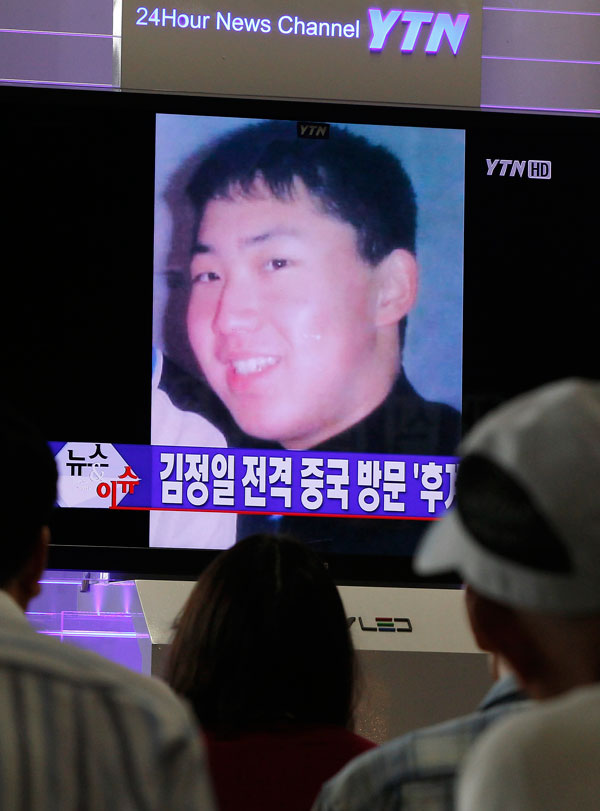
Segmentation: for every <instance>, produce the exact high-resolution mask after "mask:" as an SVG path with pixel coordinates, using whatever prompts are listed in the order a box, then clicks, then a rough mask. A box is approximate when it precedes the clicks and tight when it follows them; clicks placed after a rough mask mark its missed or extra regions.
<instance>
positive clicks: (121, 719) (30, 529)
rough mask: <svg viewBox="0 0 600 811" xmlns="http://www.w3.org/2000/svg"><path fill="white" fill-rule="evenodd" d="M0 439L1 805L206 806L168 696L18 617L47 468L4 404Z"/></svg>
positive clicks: (32, 577)
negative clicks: (1, 528)
mask: <svg viewBox="0 0 600 811" xmlns="http://www.w3.org/2000/svg"><path fill="white" fill-rule="evenodd" d="M0 443H1V444H0V448H1V452H2V490H1V492H2V498H3V525H4V543H3V546H2V556H1V559H0V723H1V726H2V734H1V735H0V808H2V811H12V810H13V809H19V811H30V810H31V811H45V809H60V811H154V810H155V811H162V809H165V808H169V807H171V808H173V809H178V811H179V809H185V810H186V811H187V809H189V811H192V809H194V811H196V810H197V809H202V811H212V809H213V808H214V805H213V800H212V792H211V789H210V781H209V778H208V777H207V772H206V766H205V760H204V757H203V753H202V750H201V744H200V742H199V740H198V732H197V729H196V725H195V724H194V723H193V721H192V719H191V718H190V716H189V714H188V712H187V710H186V709H185V708H184V707H183V706H182V704H181V703H180V701H179V700H178V699H177V698H176V697H175V696H174V695H173V694H172V693H171V692H170V690H168V688H167V687H166V686H165V685H164V684H161V683H159V682H158V681H154V680H152V679H146V678H143V677H142V676H139V675H138V674H136V673H133V672H131V671H129V670H126V669H125V668H122V667H119V666H118V665H115V664H113V663H112V662H109V661H107V660H105V659H102V658H101V657H99V656H96V655H94V654H92V653H89V652H87V651H83V650H79V649H77V648H74V647H71V646H69V645H66V644H61V643H60V642H58V641H57V640H55V639H51V638H50V637H47V636H41V635H39V634H37V633H35V631H34V630H33V628H32V627H31V626H30V625H29V623H28V622H27V620H26V618H25V616H24V613H23V612H24V611H25V610H26V608H27V606H28V604H29V601H30V600H31V599H32V598H33V597H35V596H36V595H37V594H39V592H40V586H39V583H38V581H39V579H40V577H41V575H42V572H43V571H44V568H45V564H46V554H47V546H48V542H49V538H50V531H49V529H48V526H47V524H48V520H49V517H50V513H51V511H52V508H53V506H54V502H55V499H56V480H57V474H56V466H55V463H54V459H53V457H52V454H51V452H50V450H49V448H48V446H47V445H46V443H45V442H44V441H43V439H42V438H41V437H39V436H37V434H36V433H35V432H34V431H33V430H32V429H31V428H30V427H29V426H28V425H26V424H25V423H23V422H21V421H20V420H18V419H17V418H15V417H14V415H11V414H8V413H6V410H5V409H4V408H3V409H1V411H0Z"/></svg>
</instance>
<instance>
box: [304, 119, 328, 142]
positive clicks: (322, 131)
mask: <svg viewBox="0 0 600 811" xmlns="http://www.w3.org/2000/svg"><path fill="white" fill-rule="evenodd" d="M296 131H297V133H298V138H329V124H313V123H311V122H310V121H298V123H297V125H296Z"/></svg>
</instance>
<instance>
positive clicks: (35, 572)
mask: <svg viewBox="0 0 600 811" xmlns="http://www.w3.org/2000/svg"><path fill="white" fill-rule="evenodd" d="M49 544H50V530H49V528H48V527H46V526H43V527H42V528H41V530H40V533H39V535H38V539H37V541H36V544H35V546H34V548H33V550H32V553H31V556H30V558H29V560H28V561H27V563H26V564H25V566H24V567H23V570H22V572H21V574H20V578H19V579H20V581H21V588H22V594H23V597H24V599H25V600H26V601H27V602H29V601H30V600H32V599H33V598H34V597H37V596H38V594H39V593H40V591H41V590H42V588H41V586H40V583H39V581H40V580H41V578H42V575H43V574H44V571H45V569H46V565H47V563H48V546H49Z"/></svg>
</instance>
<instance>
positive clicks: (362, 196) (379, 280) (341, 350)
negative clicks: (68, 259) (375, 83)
mask: <svg viewBox="0 0 600 811" xmlns="http://www.w3.org/2000/svg"><path fill="white" fill-rule="evenodd" d="M188 193H189V195H190V198H191V200H192V202H193V204H194V206H195V208H196V211H197V222H196V229H195V243H194V245H193V249H192V261H191V294H190V302H189V307H188V334H189V338H190V344H191V346H192V349H193V351H194V354H195V356H196V359H197V361H198V364H199V366H200V369H201V370H202V372H203V374H204V376H205V377H206V379H207V380H208V382H209V384H210V386H211V387H212V389H213V390H214V391H215V392H216V394H217V395H218V396H219V397H220V399H221V400H222V401H223V402H224V404H225V405H226V406H227V408H228V409H229V411H230V412H231V414H232V416H233V417H234V419H235V420H236V422H237V423H238V425H239V426H240V427H241V428H242V430H244V431H245V432H246V433H248V434H250V435H252V436H255V437H258V438H261V439H265V440H271V441H276V442H279V443H280V444H282V445H283V446H284V447H287V448H292V449H293V448H296V449H304V448H310V447H315V446H316V445H318V444H320V443H321V442H324V441H326V440H327V439H329V438H330V437H333V436H336V435H337V434H339V433H341V432H343V431H344V430H346V429H347V428H349V427H351V426H353V425H355V424H356V423H358V422H359V421H360V420H362V419H363V418H364V417H365V416H367V415H368V414H369V413H371V412H372V411H373V410H374V409H375V408H377V406H379V405H380V404H381V403H382V402H383V401H384V400H385V398H386V397H387V395H388V394H389V392H390V390H391V388H392V386H393V384H394V381H395V379H396V377H397V375H398V374H399V372H400V369H401V365H402V341H403V329H404V324H405V321H406V316H407V314H408V312H409V311H410V310H411V308H412V307H413V305H414V302H415V297H416V289H417V265H416V259H415V255H414V254H415V238H416V236H415V234H416V213H417V212H416V202H415V194H414V190H413V187H412V184H411V181H410V179H409V177H408V175H407V173H406V171H405V170H404V168H403V166H402V165H401V163H400V161H399V160H398V159H397V158H396V157H395V156H394V155H393V154H392V153H391V152H390V151H389V150H387V149H386V148H384V147H382V146H377V145H374V144H371V143H370V142H369V141H367V140H366V139H365V138H363V137H361V136H358V135H355V134H353V133H350V132H348V131H347V130H345V129H343V128H340V127H335V126H332V127H331V130H330V135H329V138H328V139H325V140H311V139H305V138H299V137H298V135H297V130H296V124H295V123H293V122H285V121H267V122H264V123H261V124H255V125H250V126H248V127H245V128H243V129H240V130H237V131H235V132H234V133H233V134H230V135H228V136H226V137H224V138H223V139H221V140H220V141H219V142H218V143H217V144H216V146H215V147H214V148H213V149H212V151H210V152H209V154H208V155H207V156H206V157H205V159H204V160H203V161H202V163H201V164H200V166H199V167H198V168H197V170H196V172H195V174H194V175H193V177H192V179H191V182H190V184H189V187H188Z"/></svg>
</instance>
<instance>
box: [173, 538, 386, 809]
mask: <svg viewBox="0 0 600 811" xmlns="http://www.w3.org/2000/svg"><path fill="white" fill-rule="evenodd" d="M167 681H168V682H169V683H170V684H171V686H172V687H173V688H174V689H175V691H176V692H177V693H179V694H180V695H182V696H184V697H185V698H187V699H188V700H189V701H190V703H191V704H192V706H193V707H194V709H195V711H196V714H197V716H198V719H199V721H200V723H201V724H202V727H203V729H204V730H205V731H206V738H207V744H208V754H209V763H210V767H211V771H212V774H213V777H214V781H215V787H216V793H217V798H218V801H219V808H220V809H221V811H236V809H242V808H243V809H249V810H250V811H253V809H260V811H280V809H286V811H308V810H309V809H310V806H311V804H312V802H313V800H314V798H315V796H316V794H317V792H318V790H319V788H320V787H321V784H322V783H323V782H324V781H325V780H327V779H328V778H329V777H331V776H332V775H333V774H335V772H336V771H338V770H339V769H340V768H341V767H342V766H343V765H344V764H345V763H346V762H347V761H348V760H350V759H351V758H353V757H355V756H356V755H358V754H360V753H361V752H364V751H365V750H367V749H370V748H371V747H372V746H373V744H372V743H371V742H370V741H367V740H366V739H365V738H361V737H360V736H358V735H355V734H354V733H353V732H351V731H350V729H349V727H350V726H351V724H352V707H353V693H354V651H353V648H352V642H351V640H350V634H349V632H348V627H347V622H346V617H345V614H344V609H343V606H342V601H341V599H340V597H339V594H338V591H337V589H336V587H335V585H334V583H333V581H332V580H331V578H330V576H329V575H328V573H327V571H326V569H325V567H324V565H323V563H322V561H321V559H320V558H319V557H318V555H317V554H316V553H315V552H314V551H313V550H312V549H310V548H309V547H308V546H306V545H305V544H303V543H300V542H299V541H296V540H293V539H291V538H285V537H279V536H274V535H253V536H251V537H249V538H246V539H245V540H243V541H240V542H239V543H238V544H237V545H236V546H234V547H232V548H231V549H229V550H228V551H226V552H223V553H221V554H220V555H219V557H218V558H216V559H215V560H214V561H213V563H212V564H211V565H210V566H209V567H208V568H207V569H206V570H205V571H204V572H203V574H202V575H201V576H200V579H199V580H198V583H197V585H196V587H195V589H194V591H193V592H192V594H191V596H190V598H189V600H188V602H187V604H186V606H185V608H184V609H183V613H182V615H181V617H180V619H179V621H178V627H177V632H176V635H175V639H174V642H173V647H172V652H171V658H170V661H169V666H168V671H167Z"/></svg>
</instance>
